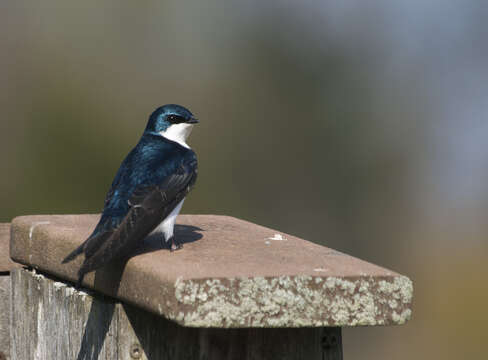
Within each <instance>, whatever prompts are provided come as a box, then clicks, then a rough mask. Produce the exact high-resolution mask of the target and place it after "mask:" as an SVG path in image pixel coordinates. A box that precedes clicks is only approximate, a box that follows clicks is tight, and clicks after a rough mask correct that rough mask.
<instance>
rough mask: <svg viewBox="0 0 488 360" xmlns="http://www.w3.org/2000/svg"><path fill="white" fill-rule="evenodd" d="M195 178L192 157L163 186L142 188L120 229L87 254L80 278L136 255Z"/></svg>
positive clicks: (137, 190)
mask: <svg viewBox="0 0 488 360" xmlns="http://www.w3.org/2000/svg"><path fill="white" fill-rule="evenodd" d="M196 178H197V161H196V158H195V156H194V155H193V154H192V156H189V157H188V158H187V159H186V161H184V162H183V163H182V164H181V165H180V166H179V167H178V168H177V169H176V171H175V172H174V173H173V174H171V175H168V176H166V177H165V179H164V181H163V182H162V183H161V184H159V185H150V186H148V185H139V186H138V187H137V188H136V189H135V190H134V191H133V193H132V195H131V197H130V199H129V206H130V209H129V212H128V213H127V215H126V216H125V218H124V219H123V220H122V222H121V223H120V225H119V226H118V227H117V229H115V230H114V231H113V232H112V233H109V234H108V235H107V237H104V239H103V240H102V241H101V242H100V243H99V242H98V241H99V240H97V241H96V242H97V244H96V245H97V246H95V247H94V248H95V251H94V252H93V253H89V252H88V251H86V250H88V249H86V250H85V255H86V256H85V261H84V263H83V265H82V266H81V268H80V271H79V275H80V277H82V276H83V275H84V274H85V273H88V272H90V271H92V270H95V269H97V268H99V267H101V266H103V265H105V264H107V263H108V262H110V261H111V260H112V259H115V258H121V257H126V256H127V255H130V254H131V253H133V252H134V250H135V249H136V248H137V246H138V245H139V244H140V242H141V241H142V240H143V239H144V238H145V237H146V236H147V235H148V234H149V233H150V232H151V231H152V230H154V228H155V227H156V226H157V225H158V224H159V223H160V222H161V221H163V220H164V219H165V218H166V217H167V216H168V215H169V214H170V213H171V211H173V209H174V208H175V207H176V205H178V203H179V202H180V201H181V200H183V199H184V198H185V196H186V195H187V194H188V193H189V192H190V190H191V189H192V187H193V185H194V184H195V181H196ZM102 235H103V234H102Z"/></svg>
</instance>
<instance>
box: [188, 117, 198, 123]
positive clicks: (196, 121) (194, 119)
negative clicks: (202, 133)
mask: <svg viewBox="0 0 488 360" xmlns="http://www.w3.org/2000/svg"><path fill="white" fill-rule="evenodd" d="M186 123H187V124H198V123H199V121H198V119H197V118H194V117H193V116H192V117H191V118H190V120H188V121H187V122H186Z"/></svg>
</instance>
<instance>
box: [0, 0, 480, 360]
mask: <svg viewBox="0 0 488 360" xmlns="http://www.w3.org/2000/svg"><path fill="white" fill-rule="evenodd" d="M481 5H482V3H481V2H476V1H474V2H466V3H464V5H458V6H457V7H456V6H451V7H449V6H444V7H443V9H444V10H442V11H440V10H439V7H438V6H437V7H436V6H434V5H427V4H423V3H421V2H412V3H409V5H405V4H402V5H401V4H393V3H392V4H390V3H388V2H381V1H378V2H372V3H370V4H361V5H360V4H355V6H351V5H347V4H346V3H344V4H342V3H341V5H339V4H335V5H334V4H332V3H326V2H316V3H315V2H311V1H305V2H303V3H299V4H298V3H297V4H293V3H287V4H285V3H283V4H280V3H275V2H273V3H260V2H236V1H230V2H217V1H210V2H205V3H193V4H191V3H187V2H184V3H181V2H176V1H169V2H153V1H146V2H138V3H132V2H122V3H120V2H115V1H105V2H102V3H100V2H94V1H87V2H82V3H69V4H66V3H64V2H62V1H47V2H42V3H35V2H28V1H19V2H2V3H1V4H0V46H1V48H2V54H1V55H0V76H1V79H2V82H0V105H1V106H2V109H3V114H2V117H1V120H0V154H1V156H2V158H1V160H2V166H3V169H4V171H3V176H2V177H1V178H0V186H1V188H2V191H1V193H0V194H1V200H2V204H3V206H2V209H1V210H0V221H10V220H11V219H12V217H14V216H17V215H23V214H34V213H87V212H99V211H100V210H101V208H102V205H103V199H104V196H105V193H106V191H107V190H108V188H109V186H110V183H111V181H112V178H113V176H114V174H115V172H116V170H117V168H118V166H119V164H120V162H121V161H122V159H123V158H124V156H125V155H126V154H127V153H128V151H129V150H130V149H131V148H132V147H133V146H134V145H135V144H136V142H137V141H138V138H139V136H140V134H141V133H142V130H143V129H144V126H145V123H146V120H147V117H148V115H149V114H150V113H151V111H152V110H153V109H154V108H155V107H157V106H160V105H162V104H164V103H180V104H182V105H184V106H187V107H189V108H190V109H191V110H192V111H193V112H194V113H195V114H196V116H197V117H198V118H199V119H201V123H200V124H199V125H198V127H196V128H195V130H194V132H193V134H192V136H191V138H190V141H189V143H190V145H191V146H192V147H193V148H194V149H195V150H196V152H197V154H198V157H199V167H200V172H199V179H198V183H197V186H196V189H195V190H194V192H193V193H192V194H191V195H190V196H189V198H188V200H187V201H186V202H185V206H184V208H183V212H184V213H214V214H226V215H233V216H236V217H240V218H244V219H247V220H249V221H253V222H256V223H259V224H263V225H266V226H269V227H272V228H276V229H280V231H283V232H287V233H292V234H295V235H298V236H300V237H303V238H306V239H309V240H311V241H314V242H317V243H321V244H324V245H326V246H330V247H333V248H336V249H338V250H341V251H344V252H348V253H350V254H352V255H355V256H358V257H360V258H363V259H366V260H368V261H371V262H374V263H377V264H379V265H383V266H386V267H389V268H392V269H394V270H396V271H399V272H401V273H405V274H406V275H409V276H410V277H411V278H412V279H413V280H414V282H415V311H414V320H412V321H411V322H410V323H409V324H407V325H406V326H404V327H398V328H358V329H347V330H346V331H345V338H344V341H345V351H346V357H347V358H349V359H355V358H358V359H359V358H362V359H364V358H371V359H373V358H374V359H379V358H385V359H387V358H392V354H395V356H393V357H394V358H397V359H402V358H411V357H412V356H415V357H416V358H419V359H421V358H425V359H430V358H437V357H441V356H442V357H443V358H445V359H449V358H452V359H456V358H459V357H461V354H468V352H463V351H464V350H466V351H467V349H468V348H467V347H460V346H458V345H459V343H463V344H469V351H470V353H469V355H470V356H471V357H472V358H480V356H481V355H480V354H482V346H481V344H482V343H483V342H482V339H481V338H480V334H483V330H482V328H481V326H482V324H483V323H486V320H487V319H486V318H485V317H486V316H485V315H483V314H482V312H480V310H481V309H482V304H483V303H486V300H487V298H486V297H487V294H486V289H487V287H486V285H484V286H483V281H482V280H483V279H484V278H485V277H486V276H487V275H488V270H487V267H486V263H487V261H486V260H487V259H486V257H485V256H484V254H486V253H488V252H486V251H485V250H486V248H485V245H486V238H487V235H488V229H487V226H486V219H485V216H482V215H480V214H486V209H487V208H488V196H487V193H488V192H487V191H486V190H487V187H488V185H486V184H488V181H484V180H488V171H487V170H486V169H488V166H487V165H488V156H486V154H488V152H487V151H486V150H487V149H486V144H485V141H484V140H483V139H484V138H485V137H483V136H478V137H477V135H478V134H484V135H486V133H487V132H488V127H483V126H484V125H483V123H482V122H481V123H478V122H476V121H479V117H478V114H480V113H483V109H486V108H482V106H483V104H484V105H485V106H486V104H487V103H488V102H486V101H484V98H483V96H482V94H486V93H487V92H486V91H482V90H484V88H483V86H484V85H483V84H488V82H486V81H485V82H483V81H480V79H484V74H486V73H487V72H486V64H487V62H486V60H487V59H486V57H487V55H486V54H488V52H486V49H487V47H486V42H485V41H484V37H482V36H479V34H481V33H485V31H484V30H486V24H485V22H484V21H481V20H480V19H483V17H482V15H481V14H482V11H480V10H479V9H480V6H481ZM467 44H471V45H472V46H473V48H476V49H478V51H471V48H469V47H467V46H471V45H467ZM466 64H471V66H466ZM470 79H472V80H470ZM468 80H469V81H468ZM485 87H486V86H485ZM478 94H481V95H479V96H478ZM474 101H477V102H474ZM463 109H464V110H465V109H477V111H475V112H473V113H470V112H466V111H464V110H463ZM463 111H464V113H463ZM485 114H486V113H485ZM485 117H486V116H485ZM458 119H462V120H463V121H464V122H463V124H462V125H459V122H458V121H457V120H458ZM475 122H476V124H477V127H476V131H468V130H469V129H470V128H471V125H472V124H474V123H475ZM473 128H474V127H473ZM483 179H484V180H483ZM479 184H481V185H479ZM480 244H481V245H480ZM483 316H485V317H483ZM456 339H458V341H455V340H456ZM459 340H462V341H459Z"/></svg>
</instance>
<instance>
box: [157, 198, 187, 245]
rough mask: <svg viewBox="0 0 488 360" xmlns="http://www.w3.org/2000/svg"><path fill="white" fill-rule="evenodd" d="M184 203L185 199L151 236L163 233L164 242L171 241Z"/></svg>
mask: <svg viewBox="0 0 488 360" xmlns="http://www.w3.org/2000/svg"><path fill="white" fill-rule="evenodd" d="M184 201H185V199H183V200H181V201H180V202H179V204H178V205H176V207H175V208H174V209H173V211H172V212H171V213H170V214H169V215H168V216H167V217H166V219H164V220H163V221H161V223H160V224H159V225H158V226H157V227H156V228H155V229H154V230H153V231H152V232H151V234H155V233H163V236H164V240H165V241H169V239H171V238H172V237H173V232H174V226H175V221H176V217H177V216H178V214H179V213H180V210H181V207H182V206H183V202H184Z"/></svg>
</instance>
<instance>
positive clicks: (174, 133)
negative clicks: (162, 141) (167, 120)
mask: <svg viewBox="0 0 488 360" xmlns="http://www.w3.org/2000/svg"><path fill="white" fill-rule="evenodd" d="M192 129H193V125H192V124H187V123H181V124H173V125H170V126H169V127H168V128H167V129H166V130H164V131H161V132H160V134H161V135H162V136H164V137H165V138H166V139H168V140H171V141H174V142H177V143H178V144H180V145H181V146H184V147H186V148H188V149H189V148H190V147H189V146H188V144H187V143H186V139H187V138H188V136H189V135H190V133H191V131H192Z"/></svg>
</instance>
